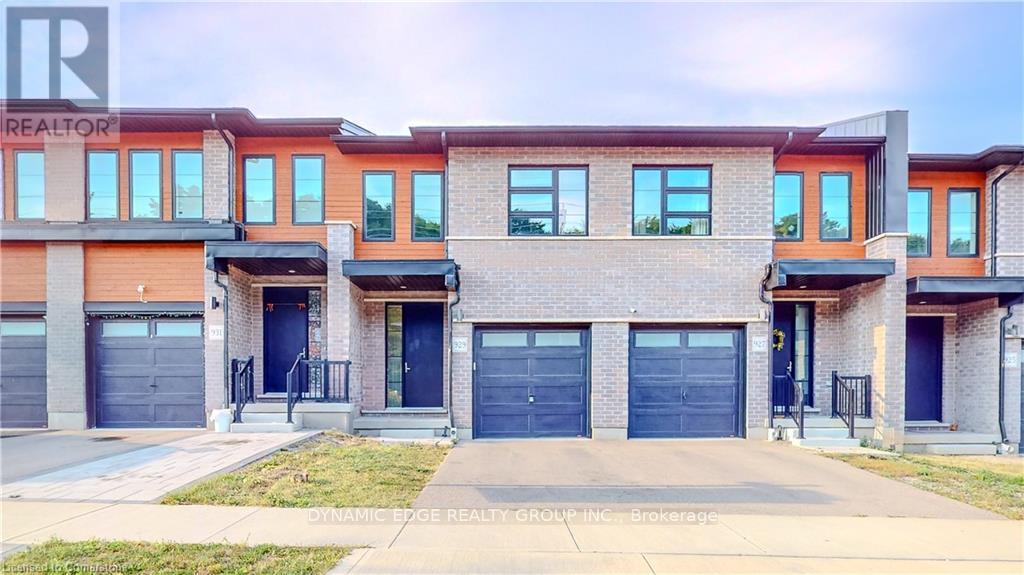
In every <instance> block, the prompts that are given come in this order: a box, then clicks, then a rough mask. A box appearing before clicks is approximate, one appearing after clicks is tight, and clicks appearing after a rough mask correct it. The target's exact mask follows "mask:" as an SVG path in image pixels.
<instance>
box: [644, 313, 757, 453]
mask: <svg viewBox="0 0 1024 575" xmlns="http://www.w3.org/2000/svg"><path fill="white" fill-rule="evenodd" d="M741 335H742V331H741V330H739V329H709V328H680V329H644V330H640V329H634V330H633V331H632V332H631V333H630V337H629V345H630V349H629V436H630V437H734V436H737V435H739V434H740V391H741V388H742V385H741V382H742V381H743V377H742V373H741V365H742V362H741V361H740V357H741V341H742V339H741Z"/></svg>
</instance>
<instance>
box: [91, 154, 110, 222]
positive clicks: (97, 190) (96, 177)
mask: <svg viewBox="0 0 1024 575" xmlns="http://www.w3.org/2000/svg"><path fill="white" fill-rule="evenodd" d="M86 161H87V163H86V168H85V169H86V172H87V173H88V178H87V181H86V185H87V186H88V194H87V200H88V202H89V205H88V209H89V212H88V213H89V219H91V220H116V219H117V152H116V151H113V150H110V151H106V150H105V151H99V150H96V151H89V152H88V153H87V154H86Z"/></svg>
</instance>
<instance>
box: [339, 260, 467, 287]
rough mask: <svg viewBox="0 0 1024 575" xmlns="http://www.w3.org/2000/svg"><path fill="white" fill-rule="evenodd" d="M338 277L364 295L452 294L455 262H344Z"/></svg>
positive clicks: (454, 282) (455, 277) (456, 281)
mask: <svg viewBox="0 0 1024 575" xmlns="http://www.w3.org/2000/svg"><path fill="white" fill-rule="evenodd" d="M341 273H342V275H344V276H345V277H347V278H348V279H349V281H351V282H352V283H353V284H355V285H356V286H357V287H359V288H360V289H363V290H366V291H403V290H410V291H452V290H454V289H455V288H456V286H458V283H459V274H458V266H456V265H455V260H345V261H343V262H341Z"/></svg>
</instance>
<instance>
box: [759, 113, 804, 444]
mask: <svg viewBox="0 0 1024 575" xmlns="http://www.w3.org/2000/svg"><path fill="white" fill-rule="evenodd" d="M792 143H793V131H792V130H790V131H789V133H787V134H786V142H785V143H784V144H782V145H781V146H779V151H777V152H775V156H774V157H773V158H772V175H773V176H774V174H775V164H777V163H778V162H779V158H781V157H782V154H783V153H784V152H785V151H786V148H788V147H789V145H790V144H792ZM774 197H775V189H774V187H773V189H772V198H774ZM803 225H804V223H803V222H800V226H801V227H802V226H803ZM772 237H773V238H774V237H775V231H774V230H772ZM774 259H775V240H774V239H772V260H774ZM771 275H772V264H771V263H769V264H767V265H765V266H764V278H762V279H761V288H760V291H759V292H758V294H757V296H758V298H760V299H761V302H762V303H764V304H765V305H767V306H768V313H767V316H768V339H769V341H771V333H772V329H773V327H774V321H775V305H774V304H773V303H772V300H771V299H769V298H768V287H767V286H768V278H769V277H771ZM774 358H775V354H774V353H770V352H769V353H768V433H769V437H770V434H772V433H774V431H773V430H774V427H773V425H774V423H775V407H774V406H773V405H772V388H773V387H774V386H775V375H774V374H775V365H774V363H775V362H774Z"/></svg>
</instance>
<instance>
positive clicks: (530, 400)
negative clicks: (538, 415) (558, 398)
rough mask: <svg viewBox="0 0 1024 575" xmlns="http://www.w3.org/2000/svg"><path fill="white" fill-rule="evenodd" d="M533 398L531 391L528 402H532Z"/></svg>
mask: <svg viewBox="0 0 1024 575" xmlns="http://www.w3.org/2000/svg"><path fill="white" fill-rule="evenodd" d="M535 399H536V398H534V397H533V394H532V393H531V394H530V398H529V400H528V402H529V403H533V402H534V401H535Z"/></svg>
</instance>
